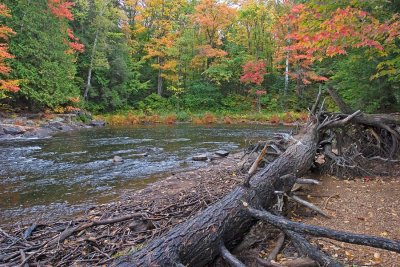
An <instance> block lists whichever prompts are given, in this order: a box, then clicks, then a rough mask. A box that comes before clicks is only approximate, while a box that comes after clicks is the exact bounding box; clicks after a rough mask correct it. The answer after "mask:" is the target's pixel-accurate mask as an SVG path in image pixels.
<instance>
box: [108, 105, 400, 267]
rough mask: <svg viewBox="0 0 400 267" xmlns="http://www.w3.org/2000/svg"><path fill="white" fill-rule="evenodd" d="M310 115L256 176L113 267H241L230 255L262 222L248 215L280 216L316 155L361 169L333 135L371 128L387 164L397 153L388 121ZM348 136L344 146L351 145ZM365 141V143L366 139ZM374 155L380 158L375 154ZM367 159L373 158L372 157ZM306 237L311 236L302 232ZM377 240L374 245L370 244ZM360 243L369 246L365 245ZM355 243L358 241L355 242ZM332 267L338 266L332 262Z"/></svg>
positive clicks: (356, 153)
mask: <svg viewBox="0 0 400 267" xmlns="http://www.w3.org/2000/svg"><path fill="white" fill-rule="evenodd" d="M318 102H319V99H318V100H317V103H318ZM312 112H313V113H314V117H313V122H310V123H309V124H308V125H307V127H305V129H304V131H303V132H302V134H300V136H298V137H287V138H286V139H288V140H290V141H289V143H290V145H289V146H288V148H287V149H286V150H285V151H284V152H283V153H282V154H280V155H279V157H278V158H276V159H275V160H274V161H272V162H271V163H270V164H268V165H266V166H265V167H264V168H263V169H261V171H259V172H258V173H257V174H255V175H254V176H251V174H250V176H249V178H248V179H247V181H245V183H244V184H243V185H242V186H239V187H237V188H235V189H234V190H233V191H232V192H231V193H230V194H228V195H226V196H225V197H224V198H223V199H221V200H220V201H218V202H217V203H215V204H214V205H212V206H210V207H208V208H207V209H205V210H203V211H202V212H201V213H199V214H197V215H196V216H194V217H192V218H191V219H189V220H188V221H186V222H185V223H182V224H180V225H177V226H176V227H174V228H173V229H171V230H170V231H169V232H168V233H166V234H165V235H164V236H162V237H160V238H159V239H155V240H153V241H151V242H150V243H149V244H147V246H146V247H144V248H143V249H141V250H139V251H136V252H134V253H132V254H130V255H127V256H124V257H121V258H119V259H117V260H116V261H115V262H114V263H113V266H120V267H121V266H175V265H178V266H182V265H184V266H204V265H206V264H208V263H211V262H212V261H213V260H215V258H216V257H217V256H219V255H222V256H223V258H225V259H226V260H227V261H228V262H229V263H230V264H231V265H233V266H241V262H240V261H239V260H237V259H235V258H234V256H233V255H232V254H231V253H230V252H229V250H232V249H233V248H234V247H235V246H237V245H238V244H239V243H240V241H241V240H242V239H243V237H244V236H245V235H246V233H247V232H248V231H249V229H250V228H251V227H252V226H253V225H254V224H255V222H256V219H260V218H261V217H259V216H254V213H253V214H252V212H250V211H251V210H252V209H258V210H263V209H264V210H267V211H268V210H273V209H274V207H277V210H278V212H279V211H281V208H282V203H277V201H278V202H281V200H280V197H278V196H282V195H284V194H288V195H289V194H290V190H291V188H292V187H293V185H294V184H295V182H296V179H297V178H299V177H301V176H302V175H303V174H305V173H306V172H307V171H308V170H309V169H310V167H311V166H312V165H313V162H314V160H315V156H316V155H318V153H319V154H323V155H325V156H326V157H330V159H331V160H332V162H333V163H334V164H337V165H338V166H340V167H341V168H343V169H353V168H356V167H358V168H360V167H359V166H357V165H356V159H357V158H358V157H364V156H363V154H362V153H360V152H359V150H358V148H357V147H355V149H354V148H353V150H351V149H352V147H351V146H350V148H348V147H346V148H344V147H340V149H338V150H340V151H344V152H343V155H341V154H335V153H334V152H333V146H332V144H333V143H334V141H333V140H338V139H339V138H340V137H342V136H341V135H344V134H343V132H340V134H339V133H338V132H335V131H334V130H335V129H343V128H344V127H347V125H348V124H350V123H354V125H353V126H354V127H359V126H360V125H361V127H362V125H364V126H373V127H376V128H377V129H381V130H382V131H381V132H380V135H379V136H378V137H377V138H381V137H380V136H384V135H385V134H386V135H388V136H389V138H387V139H386V140H383V139H382V140H381V141H382V143H385V145H386V146H387V145H388V143H389V145H390V144H391V145H392V148H391V149H390V150H386V151H384V152H385V153H383V155H385V156H387V157H388V158H392V157H393V156H394V154H395V153H396V152H397V151H398V142H399V139H400V138H399V135H398V133H397V132H396V130H395V129H396V127H398V125H396V124H391V125H388V124H386V123H387V122H388V120H382V121H379V120H377V119H375V118H374V119H371V118H367V117H366V116H363V115H361V114H360V111H356V112H355V113H353V114H351V115H346V114H328V113H324V112H321V111H320V112H319V113H318V114H315V113H316V110H315V109H314V108H313V111H312ZM343 131H344V130H343ZM354 132H355V133H356V134H355V135H354V136H352V137H351V138H359V137H360V131H354ZM349 136H350V135H348V136H347V137H348V138H347V140H344V141H348V140H351V138H350V137H349ZM320 138H321V139H320ZM353 140H354V139H353ZM367 141H368V142H369V140H368V139H367ZM358 142H359V147H362V144H363V143H362V142H364V140H363V139H362V138H361V139H359V140H358ZM345 144H346V143H345V142H342V143H340V145H345ZM349 151H350V152H352V153H350V152H349ZM345 153H348V154H345ZM378 153H381V152H380V151H378ZM370 156H376V154H371V155H370ZM378 156H380V155H379V154H378ZM327 162H328V163H329V161H327ZM333 163H332V164H333ZM352 164H354V165H352ZM249 208H250V209H249ZM252 215H253V216H252ZM255 218H256V219H255ZM285 230H286V232H287V234H289V235H290V236H292V237H293V238H294V239H296V240H297V241H296V240H293V241H294V242H295V243H296V242H297V244H298V246H299V248H301V250H302V253H303V254H307V253H306V252H307V251H304V250H308V253H309V255H310V256H311V255H313V259H314V260H316V261H317V262H319V263H321V262H325V263H326V262H327V261H328V260H329V257H327V256H326V257H325V256H324V254H323V253H322V252H321V253H319V252H318V251H317V249H316V248H314V247H313V246H311V245H309V244H307V243H306V241H305V239H304V238H303V237H301V236H299V235H298V234H296V233H294V232H293V230H294V229H290V230H289V229H285ZM314 230H315V229H314ZM317 230H318V229H317ZM291 231H292V232H291ZM335 233H336V232H335ZM307 234H310V233H309V232H307ZM319 234H321V233H320V232H319ZM317 235H318V234H317ZM355 236H356V235H353V236H351V237H352V238H353V237H355ZM357 238H360V240H361V239H362V242H363V243H360V244H364V245H372V246H376V244H374V242H372V243H371V242H369V241H370V240H372V239H371V237H368V236H362V235H359V236H357ZM365 238H367V239H365ZM378 239H379V238H378ZM378 239H373V241H376V240H378ZM365 240H367V241H368V242H364V241H365ZM344 241H346V240H344ZM378 241H379V242H384V243H385V245H384V246H383V248H385V249H389V250H393V251H396V252H398V247H399V246H400V244H399V242H395V241H390V240H383V239H382V240H381V239H379V240H378ZM346 242H350V243H352V242H354V240H353V239H349V240H347V241H346ZM357 242H361V241H359V240H358V239H357ZM357 242H355V243H357ZM387 244H391V245H392V246H394V247H395V249H393V248H392V247H390V246H389V247H388V246H386V245H387ZM331 266H339V265H338V264H336V263H333V262H332V263H331Z"/></svg>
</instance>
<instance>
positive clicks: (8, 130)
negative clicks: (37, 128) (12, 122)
mask: <svg viewBox="0 0 400 267" xmlns="http://www.w3.org/2000/svg"><path fill="white" fill-rule="evenodd" d="M3 131H4V133H5V134H11V135H17V134H23V133H25V132H26V130H25V129H24V128H22V127H20V126H7V127H4V128H3Z"/></svg>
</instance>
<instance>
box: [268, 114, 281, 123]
mask: <svg viewBox="0 0 400 267" xmlns="http://www.w3.org/2000/svg"><path fill="white" fill-rule="evenodd" d="M280 121H281V120H280V118H279V116H278V115H272V116H271V118H269V122H270V123H274V124H276V123H279V122H280Z"/></svg>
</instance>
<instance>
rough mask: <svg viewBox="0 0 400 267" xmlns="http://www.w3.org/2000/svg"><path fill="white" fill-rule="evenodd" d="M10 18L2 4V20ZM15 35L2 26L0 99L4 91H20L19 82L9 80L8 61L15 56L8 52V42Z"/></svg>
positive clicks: (0, 42)
mask: <svg viewBox="0 0 400 267" xmlns="http://www.w3.org/2000/svg"><path fill="white" fill-rule="evenodd" d="M10 17H11V15H10V10H9V9H8V8H7V6H6V5H4V4H0V18H10ZM14 34H15V32H14V31H13V30H12V29H11V28H9V27H7V26H5V25H3V24H0V98H1V97H2V91H10V92H17V91H18V90H19V86H18V80H10V79H8V78H7V76H8V75H9V73H10V71H11V68H10V67H9V66H8V64H7V62H6V61H7V60H8V59H11V58H14V56H13V55H11V54H10V53H9V52H8V41H9V38H10V37H11V36H12V35H14Z"/></svg>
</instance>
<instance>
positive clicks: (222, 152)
mask: <svg viewBox="0 0 400 267" xmlns="http://www.w3.org/2000/svg"><path fill="white" fill-rule="evenodd" d="M215 155H217V156H220V157H226V156H228V155H229V152H228V151H226V150H218V151H216V152H215Z"/></svg>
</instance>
